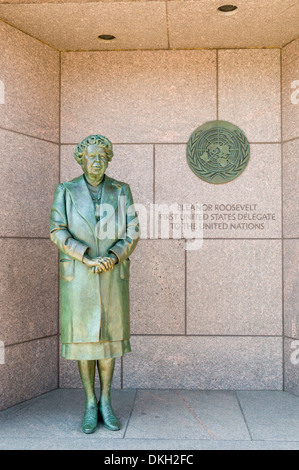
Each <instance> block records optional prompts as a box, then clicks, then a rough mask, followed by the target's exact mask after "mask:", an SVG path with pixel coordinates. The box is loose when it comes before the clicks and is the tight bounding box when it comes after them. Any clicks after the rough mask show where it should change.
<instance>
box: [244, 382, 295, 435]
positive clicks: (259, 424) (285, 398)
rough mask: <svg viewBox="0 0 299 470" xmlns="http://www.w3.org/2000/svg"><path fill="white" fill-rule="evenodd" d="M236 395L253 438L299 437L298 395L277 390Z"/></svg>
mask: <svg viewBox="0 0 299 470" xmlns="http://www.w3.org/2000/svg"><path fill="white" fill-rule="evenodd" d="M237 395H238V397H239V400H240V404H241V406H242V409H243V412H244V416H245V420H246V422H247V425H248V426H249V429H250V432H251V436H252V439H253V440H269V441H276V440H277V441H298V440H299V397H297V396H295V395H292V394H291V393H287V392H277V391H271V392H268V391H260V392H256V391H253V392H247V391H242V392H237Z"/></svg>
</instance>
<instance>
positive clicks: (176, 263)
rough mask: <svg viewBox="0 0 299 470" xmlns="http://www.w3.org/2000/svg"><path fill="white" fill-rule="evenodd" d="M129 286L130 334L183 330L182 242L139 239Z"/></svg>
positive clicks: (180, 331)
mask: <svg viewBox="0 0 299 470" xmlns="http://www.w3.org/2000/svg"><path fill="white" fill-rule="evenodd" d="M130 289H131V290H130V304H131V306H130V310H131V332H132V333H133V334H149V335H153V334H184V332H185V250H184V242H183V241H178V240H147V241H145V240H144V241H140V242H139V244H138V247H137V248H136V251H135V252H134V253H133V255H132V257H131V280H130Z"/></svg>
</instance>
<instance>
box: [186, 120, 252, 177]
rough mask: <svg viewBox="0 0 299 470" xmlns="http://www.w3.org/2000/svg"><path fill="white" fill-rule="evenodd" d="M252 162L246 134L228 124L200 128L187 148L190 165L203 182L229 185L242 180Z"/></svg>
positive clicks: (206, 124) (225, 122)
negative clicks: (249, 161) (249, 163)
mask: <svg viewBox="0 0 299 470" xmlns="http://www.w3.org/2000/svg"><path fill="white" fill-rule="evenodd" d="M248 160H249V143H248V140H247V138H246V136H245V134H244V133H243V132H242V131H241V129H239V128H238V127H237V126H235V125H234V124H231V123H230V122H227V121H210V122H206V123H205V124H203V125H202V126H200V127H198V128H197V129H196V130H195V131H194V132H193V133H192V134H191V136H190V138H189V141H188V145H187V162H188V165H189V167H190V168H191V170H192V171H193V173H195V174H196V176H198V177H199V178H200V179H202V180H204V181H207V182H208V183H213V184H222V183H228V182H229V181H232V180H234V179H235V178H237V176H239V175H240V174H241V173H242V172H243V171H244V170H245V168H246V166H247V163H248Z"/></svg>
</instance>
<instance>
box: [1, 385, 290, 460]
mask: <svg viewBox="0 0 299 470" xmlns="http://www.w3.org/2000/svg"><path fill="white" fill-rule="evenodd" d="M97 393H98V392H97ZM112 401H113V404H114V408H115V411H116V413H117V414H118V416H119V417H120V420H121V423H122V429H121V430H120V431H118V432H111V431H108V430H106V429H104V428H103V425H102V424H99V427H98V429H97V430H96V432H95V433H94V434H92V435H84V434H83V433H82V432H81V430H80V423H81V419H82V415H83V406H84V392H83V390H81V389H79V390H78V389H59V390H55V391H52V392H49V393H47V394H45V395H42V396H40V397H38V398H35V399H33V400H30V401H27V402H24V403H22V404H19V405H16V406H14V407H12V408H9V409H7V410H4V411H1V412H0V449H2V450H3V449H88V450H92V449H99V450H101V449H102V450H112V451H113V450H139V449H140V450H142V449H145V450H163V449H165V450H197V449H198V450H200V449H202V450H204V449H207V450H210V449H211V450H214V449H215V450H221V449H223V450H224V449H232V450H236V449H244V450H246V449H248V450H253V449H261V450H270V449H277V450H278V449H285V450H299V397H297V396H295V395H292V394H290V393H287V392H277V391H259V392H256V391H241V392H233V391H199V390H138V391H136V390H134V389H123V390H113V391H112Z"/></svg>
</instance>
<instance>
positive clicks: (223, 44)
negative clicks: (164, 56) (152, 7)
mask: <svg viewBox="0 0 299 470" xmlns="http://www.w3.org/2000/svg"><path fill="white" fill-rule="evenodd" d="M223 4H225V2H220V1H219V0H200V1H169V2H168V23H169V34H170V46H171V47H183V48H184V47H185V48H198V47H216V48H218V47H220V48H238V47H243V48H247V47H267V46H268V47H273V46H283V45H284V44H286V43H287V42H289V41H290V40H291V39H293V38H294V37H297V36H298V15H299V9H298V3H296V2H294V1H293V0H284V2H283V7H282V5H281V2H280V0H271V8H269V0H259V2H258V8H257V3H256V0H238V2H233V5H237V6H238V10H237V11H236V12H233V14H221V13H220V12H218V11H217V8H218V7H219V6H220V5H223Z"/></svg>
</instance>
